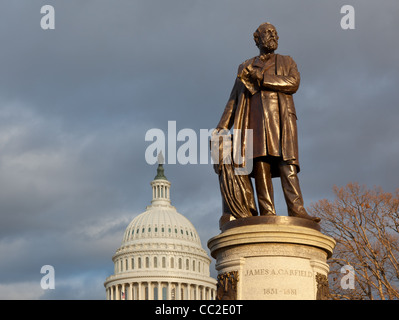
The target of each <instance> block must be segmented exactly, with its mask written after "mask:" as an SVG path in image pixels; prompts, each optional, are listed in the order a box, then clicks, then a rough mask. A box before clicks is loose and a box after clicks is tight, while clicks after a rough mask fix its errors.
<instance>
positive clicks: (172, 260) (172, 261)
mask: <svg viewBox="0 0 399 320" xmlns="http://www.w3.org/2000/svg"><path fill="white" fill-rule="evenodd" d="M170 267H171V268H174V267H175V259H173V258H170Z"/></svg>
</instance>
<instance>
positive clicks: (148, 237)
mask: <svg viewBox="0 0 399 320" xmlns="http://www.w3.org/2000/svg"><path fill="white" fill-rule="evenodd" d="M151 186H152V201H151V205H149V206H147V208H146V211H145V212H143V213H141V214H140V215H138V216H137V217H135V218H134V219H133V220H132V221H131V222H130V224H129V225H128V226H127V228H126V230H125V233H124V236H123V239H122V244H121V246H120V247H119V249H117V250H116V253H115V254H114V256H113V257H112V260H113V262H114V266H115V268H114V274H113V275H111V276H109V277H108V278H107V279H106V281H105V283H104V286H105V290H106V298H107V300H213V299H215V298H216V280H215V279H214V278H212V277H210V272H209V266H210V262H211V260H210V258H209V257H208V255H207V253H206V251H205V250H204V249H203V248H202V246H201V240H200V237H199V235H198V233H197V231H196V230H195V228H194V226H193V225H192V223H191V222H190V221H189V220H188V219H187V218H186V217H184V216H183V215H182V214H180V213H178V212H177V210H176V208H175V207H174V206H172V205H171V201H170V186H171V183H170V182H169V181H168V180H167V179H166V177H165V175H164V169H163V165H162V164H159V165H158V169H157V175H156V177H155V178H154V180H153V181H152V182H151Z"/></svg>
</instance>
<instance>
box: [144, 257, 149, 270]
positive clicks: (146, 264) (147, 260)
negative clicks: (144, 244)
mask: <svg viewBox="0 0 399 320" xmlns="http://www.w3.org/2000/svg"><path fill="white" fill-rule="evenodd" d="M145 267H146V268H149V267H150V258H148V257H146V258H145Z"/></svg>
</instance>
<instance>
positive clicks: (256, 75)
mask: <svg viewBox="0 0 399 320" xmlns="http://www.w3.org/2000/svg"><path fill="white" fill-rule="evenodd" d="M249 76H250V77H251V79H253V80H254V81H256V82H258V81H260V80H262V79H263V74H262V72H261V70H260V69H259V68H254V69H252V70H250V71H249Z"/></svg>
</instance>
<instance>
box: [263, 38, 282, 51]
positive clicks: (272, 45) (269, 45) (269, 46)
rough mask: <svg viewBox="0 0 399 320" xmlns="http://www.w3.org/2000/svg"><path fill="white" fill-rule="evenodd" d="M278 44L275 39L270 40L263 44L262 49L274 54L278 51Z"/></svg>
mask: <svg viewBox="0 0 399 320" xmlns="http://www.w3.org/2000/svg"><path fill="white" fill-rule="evenodd" d="M277 46H278V42H277V40H275V39H270V40H269V41H267V42H266V43H264V44H262V47H263V48H264V49H265V51H266V52H273V51H275V50H276V49H277Z"/></svg>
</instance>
